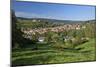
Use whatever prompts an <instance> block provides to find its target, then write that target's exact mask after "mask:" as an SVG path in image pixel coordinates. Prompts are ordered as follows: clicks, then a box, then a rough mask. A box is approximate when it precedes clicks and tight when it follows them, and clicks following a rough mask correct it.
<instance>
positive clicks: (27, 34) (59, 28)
mask: <svg viewBox="0 0 100 67" xmlns="http://www.w3.org/2000/svg"><path fill="white" fill-rule="evenodd" d="M81 28H86V26H82V25H81V24H78V23H77V24H66V25H63V26H57V27H49V28H39V29H28V30H24V29H23V28H22V29H21V31H22V32H24V34H25V35H24V37H25V38H30V39H31V36H32V35H35V34H36V33H39V34H44V33H46V32H48V31H51V32H56V33H58V32H63V31H68V30H72V29H74V30H80V29H81Z"/></svg>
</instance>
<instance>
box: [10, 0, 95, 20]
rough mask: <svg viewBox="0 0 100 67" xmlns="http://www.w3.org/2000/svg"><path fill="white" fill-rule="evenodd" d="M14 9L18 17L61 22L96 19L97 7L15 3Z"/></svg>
mask: <svg viewBox="0 0 100 67" xmlns="http://www.w3.org/2000/svg"><path fill="white" fill-rule="evenodd" d="M12 9H13V10H14V11H15V15H16V16H17V17H26V18H50V19H59V20H91V19H95V6H82V5H69V4H66V5H65V4H48V3H39V2H18V1H17V2H15V1H13V4H12Z"/></svg>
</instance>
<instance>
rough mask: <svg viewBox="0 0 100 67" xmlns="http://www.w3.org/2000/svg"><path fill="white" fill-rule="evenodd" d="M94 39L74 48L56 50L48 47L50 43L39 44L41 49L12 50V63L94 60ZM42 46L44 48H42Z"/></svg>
mask: <svg viewBox="0 0 100 67" xmlns="http://www.w3.org/2000/svg"><path fill="white" fill-rule="evenodd" d="M95 45H96V44H95V39H91V40H90V41H89V42H86V43H84V44H81V45H79V46H77V47H75V49H64V50H57V49H54V48H50V45H48V44H46V46H45V45H43V44H41V46H42V47H40V48H41V49H38V50H32V49H21V50H19V49H18V50H13V52H12V64H13V65H37V64H54V63H55V64H56V63H69V62H82V61H95V60H96V56H95V55H96V54H95ZM43 48H44V49H43Z"/></svg>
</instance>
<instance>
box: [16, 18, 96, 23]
mask: <svg viewBox="0 0 100 67" xmlns="http://www.w3.org/2000/svg"><path fill="white" fill-rule="evenodd" d="M17 19H19V20H31V21H32V20H41V21H45V22H52V23H65V24H66V23H69V24H72V23H80V22H81V23H84V22H86V21H75V20H58V19H48V18H24V17H17ZM87 21H96V20H95V19H92V20H87Z"/></svg>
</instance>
